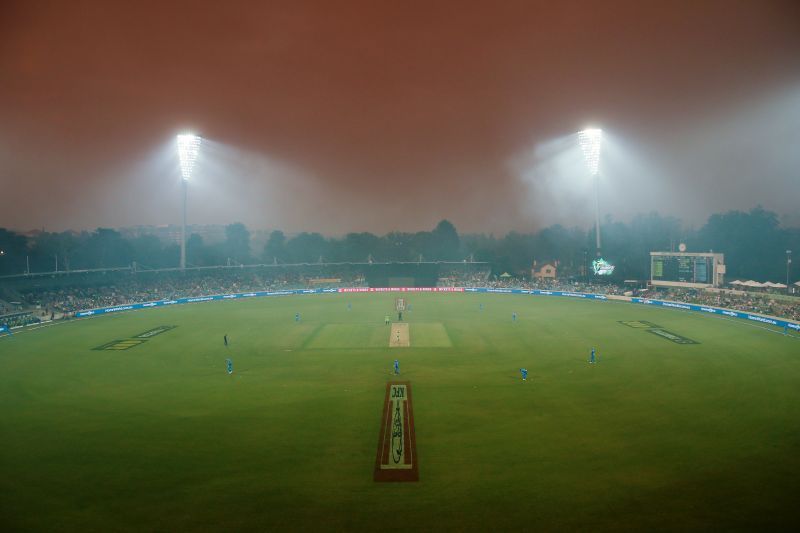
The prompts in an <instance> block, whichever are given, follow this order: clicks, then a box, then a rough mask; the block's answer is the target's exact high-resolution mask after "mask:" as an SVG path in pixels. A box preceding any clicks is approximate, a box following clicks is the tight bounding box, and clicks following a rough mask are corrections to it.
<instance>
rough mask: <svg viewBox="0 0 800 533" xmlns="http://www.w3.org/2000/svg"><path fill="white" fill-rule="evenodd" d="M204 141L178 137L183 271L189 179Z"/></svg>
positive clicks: (189, 135) (191, 136) (189, 137)
mask: <svg viewBox="0 0 800 533" xmlns="http://www.w3.org/2000/svg"><path fill="white" fill-rule="evenodd" d="M201 142H202V139H201V138H200V137H198V136H197V135H194V134H192V133H183V134H181V135H178V159H180V161H181V182H182V185H183V223H182V224H181V270H183V269H185V268H186V195H187V188H188V184H189V179H190V178H191V177H192V171H193V170H194V163H195V161H197V155H198V154H199V153H200V143H201Z"/></svg>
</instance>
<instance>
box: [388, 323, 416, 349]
mask: <svg viewBox="0 0 800 533" xmlns="http://www.w3.org/2000/svg"><path fill="white" fill-rule="evenodd" d="M409 346H411V335H410V331H409V328H408V323H406V322H392V331H391V333H390V334H389V348H406V347H409Z"/></svg>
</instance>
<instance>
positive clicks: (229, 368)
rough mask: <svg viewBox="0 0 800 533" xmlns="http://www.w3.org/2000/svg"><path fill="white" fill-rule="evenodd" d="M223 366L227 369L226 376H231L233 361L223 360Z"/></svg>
mask: <svg viewBox="0 0 800 533" xmlns="http://www.w3.org/2000/svg"><path fill="white" fill-rule="evenodd" d="M225 366H226V368H227V369H228V374H233V361H231V360H230V359H225Z"/></svg>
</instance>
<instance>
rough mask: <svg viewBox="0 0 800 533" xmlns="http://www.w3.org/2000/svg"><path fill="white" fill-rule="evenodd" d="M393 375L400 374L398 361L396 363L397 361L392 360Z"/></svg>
mask: <svg viewBox="0 0 800 533" xmlns="http://www.w3.org/2000/svg"><path fill="white" fill-rule="evenodd" d="M394 373H395V374H399V373H400V361H398V360H397V359H395V360H394Z"/></svg>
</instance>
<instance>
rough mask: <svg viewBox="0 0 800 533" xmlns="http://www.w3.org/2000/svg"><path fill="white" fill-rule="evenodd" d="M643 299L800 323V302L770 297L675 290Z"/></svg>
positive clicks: (651, 293)
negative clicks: (723, 309)
mask: <svg viewBox="0 0 800 533" xmlns="http://www.w3.org/2000/svg"><path fill="white" fill-rule="evenodd" d="M643 296H644V297H647V298H654V299H660V300H670V301H675V302H683V303H690V304H697V305H707V306H711V307H722V308H725V309H734V310H736V311H744V312H746V313H756V314H759V315H769V316H779V317H783V318H788V319H790V320H795V321H800V298H792V299H778V298H776V297H775V296H774V295H770V294H768V293H751V292H744V291H706V290H694V289H674V288H670V289H668V290H650V291H647V292H646V293H645V294H643Z"/></svg>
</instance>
